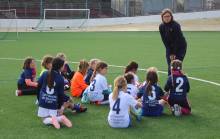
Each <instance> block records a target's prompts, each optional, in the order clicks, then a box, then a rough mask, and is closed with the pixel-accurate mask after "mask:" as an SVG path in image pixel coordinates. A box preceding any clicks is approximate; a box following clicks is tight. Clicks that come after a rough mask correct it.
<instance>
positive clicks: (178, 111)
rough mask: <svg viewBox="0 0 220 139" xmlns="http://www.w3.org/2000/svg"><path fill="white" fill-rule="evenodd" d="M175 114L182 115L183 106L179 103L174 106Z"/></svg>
mask: <svg viewBox="0 0 220 139" xmlns="http://www.w3.org/2000/svg"><path fill="white" fill-rule="evenodd" d="M173 114H174V115H175V116H180V115H181V114H182V113H181V107H180V106H179V105H178V104H174V106H173Z"/></svg>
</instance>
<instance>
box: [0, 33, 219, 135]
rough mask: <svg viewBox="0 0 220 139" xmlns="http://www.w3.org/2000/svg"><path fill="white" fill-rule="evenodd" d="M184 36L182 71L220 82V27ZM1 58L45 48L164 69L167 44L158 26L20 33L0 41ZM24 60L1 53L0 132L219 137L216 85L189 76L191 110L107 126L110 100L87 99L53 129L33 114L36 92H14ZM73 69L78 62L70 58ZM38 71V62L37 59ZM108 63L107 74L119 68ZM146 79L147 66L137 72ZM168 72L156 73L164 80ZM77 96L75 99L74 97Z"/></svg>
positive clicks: (70, 55) (37, 54)
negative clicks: (154, 28)
mask: <svg viewBox="0 0 220 139" xmlns="http://www.w3.org/2000/svg"><path fill="white" fill-rule="evenodd" d="M184 35H185V37H186V39H187V42H188V50H187V55H186V58H185V60H184V65H183V66H184V67H183V69H184V71H185V72H186V73H187V74H188V75H189V76H192V77H197V78H201V79H205V80H210V81H214V82H218V83H220V72H219V71H220V70H219V69H220V64H219V60H220V47H219V44H220V32H184ZM0 52H1V54H0V58H17V59H23V58H25V57H27V56H32V57H34V58H35V59H41V58H42V57H43V56H44V55H46V54H51V55H54V56H55V55H56V54H57V53H58V52H63V53H65V54H66V55H67V57H68V60H69V61H74V62H77V61H79V60H80V59H86V60H90V59H91V58H99V59H101V60H104V61H106V62H107V63H108V64H112V65H126V64H127V63H128V62H129V61H131V60H134V61H136V62H138V64H139V67H140V68H143V69H146V68H148V67H150V66H155V67H157V68H158V69H159V70H161V71H166V70H167V64H166V59H165V49H164V46H163V44H162V42H161V39H160V35H159V33H158V32H90V33H85V32H81V33H54V32H51V33H40V32H39V33H20V34H19V39H18V40H17V41H0ZM22 64H23V61H21V60H3V59H0V138H2V139H3V138H4V139H6V138H13V139H15V138H22V139H23V138H31V139H40V138H45V139H50V138H60V139H61V138H65V139H67V138H69V139H70V138H84V139H87V138H101V139H107V138H109V139H116V138H125V139H134V138H138V139H139V138H144V139H154V138H155V139H182V138H185V139H218V138H220V132H219V129H220V104H219V102H220V86H216V85H212V84H208V83H204V82H200V81H195V80H190V84H191V91H190V93H189V100H190V102H191V106H192V115H190V116H183V117H173V116H172V115H171V113H170V111H169V110H168V109H167V108H166V109H165V112H164V113H165V114H164V115H163V116H161V117H158V118H146V117H144V118H143V119H142V121H141V122H138V121H136V120H135V118H134V117H133V118H132V127H130V128H128V129H112V128H110V127H109V126H108V123H107V115H108V111H109V107H108V106H95V105H87V107H88V111H87V112H86V113H82V114H77V115H72V113H70V112H68V111H67V112H66V115H67V116H68V117H69V118H70V119H71V121H72V122H73V127H72V128H70V129H68V128H65V127H64V128H61V129H60V130H56V129H55V128H53V127H52V126H45V125H43V123H42V122H41V120H40V119H39V118H38V117H37V114H36V112H37V106H36V105H35V100H36V97H35V96H21V97H16V96H15V93H14V92H15V90H16V82H17V79H18V77H19V75H20V73H21V71H22ZM70 65H71V67H72V68H73V69H74V70H76V69H77V65H76V64H70ZM37 66H38V71H37V73H38V74H39V73H40V62H38V63H37ZM123 70H124V69H122V68H116V67H109V71H108V75H107V79H108V83H109V84H113V79H114V78H115V77H116V76H118V75H121V74H122V73H123ZM138 75H139V78H140V80H141V81H144V78H145V71H139V72H138ZM166 78H167V75H166V74H160V85H161V87H163V86H164V84H165V81H166ZM76 101H79V100H78V99H76Z"/></svg>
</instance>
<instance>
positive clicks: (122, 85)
mask: <svg viewBox="0 0 220 139" xmlns="http://www.w3.org/2000/svg"><path fill="white" fill-rule="evenodd" d="M126 89H127V81H126V79H125V77H123V76H118V77H116V78H115V80H114V89H113V92H112V93H113V94H112V99H113V100H116V99H117V98H118V94H119V91H120V90H126Z"/></svg>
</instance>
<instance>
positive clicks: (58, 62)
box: [47, 57, 64, 89]
mask: <svg viewBox="0 0 220 139" xmlns="http://www.w3.org/2000/svg"><path fill="white" fill-rule="evenodd" d="M63 65H64V60H63V59H61V58H60V57H56V58H54V59H53V61H52V69H51V70H49V71H48V74H47V85H48V87H49V88H50V89H52V88H53V87H54V78H53V74H54V72H59V70H60V69H61V68H62V67H63Z"/></svg>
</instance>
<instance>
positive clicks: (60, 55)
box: [56, 53, 66, 61]
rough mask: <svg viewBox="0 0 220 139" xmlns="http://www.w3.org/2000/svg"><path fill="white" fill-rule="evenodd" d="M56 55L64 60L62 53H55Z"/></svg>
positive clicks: (64, 56)
mask: <svg viewBox="0 0 220 139" xmlns="http://www.w3.org/2000/svg"><path fill="white" fill-rule="evenodd" d="M56 57H59V58H62V59H63V60H65V61H66V55H65V54H64V53H57V56H56Z"/></svg>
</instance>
